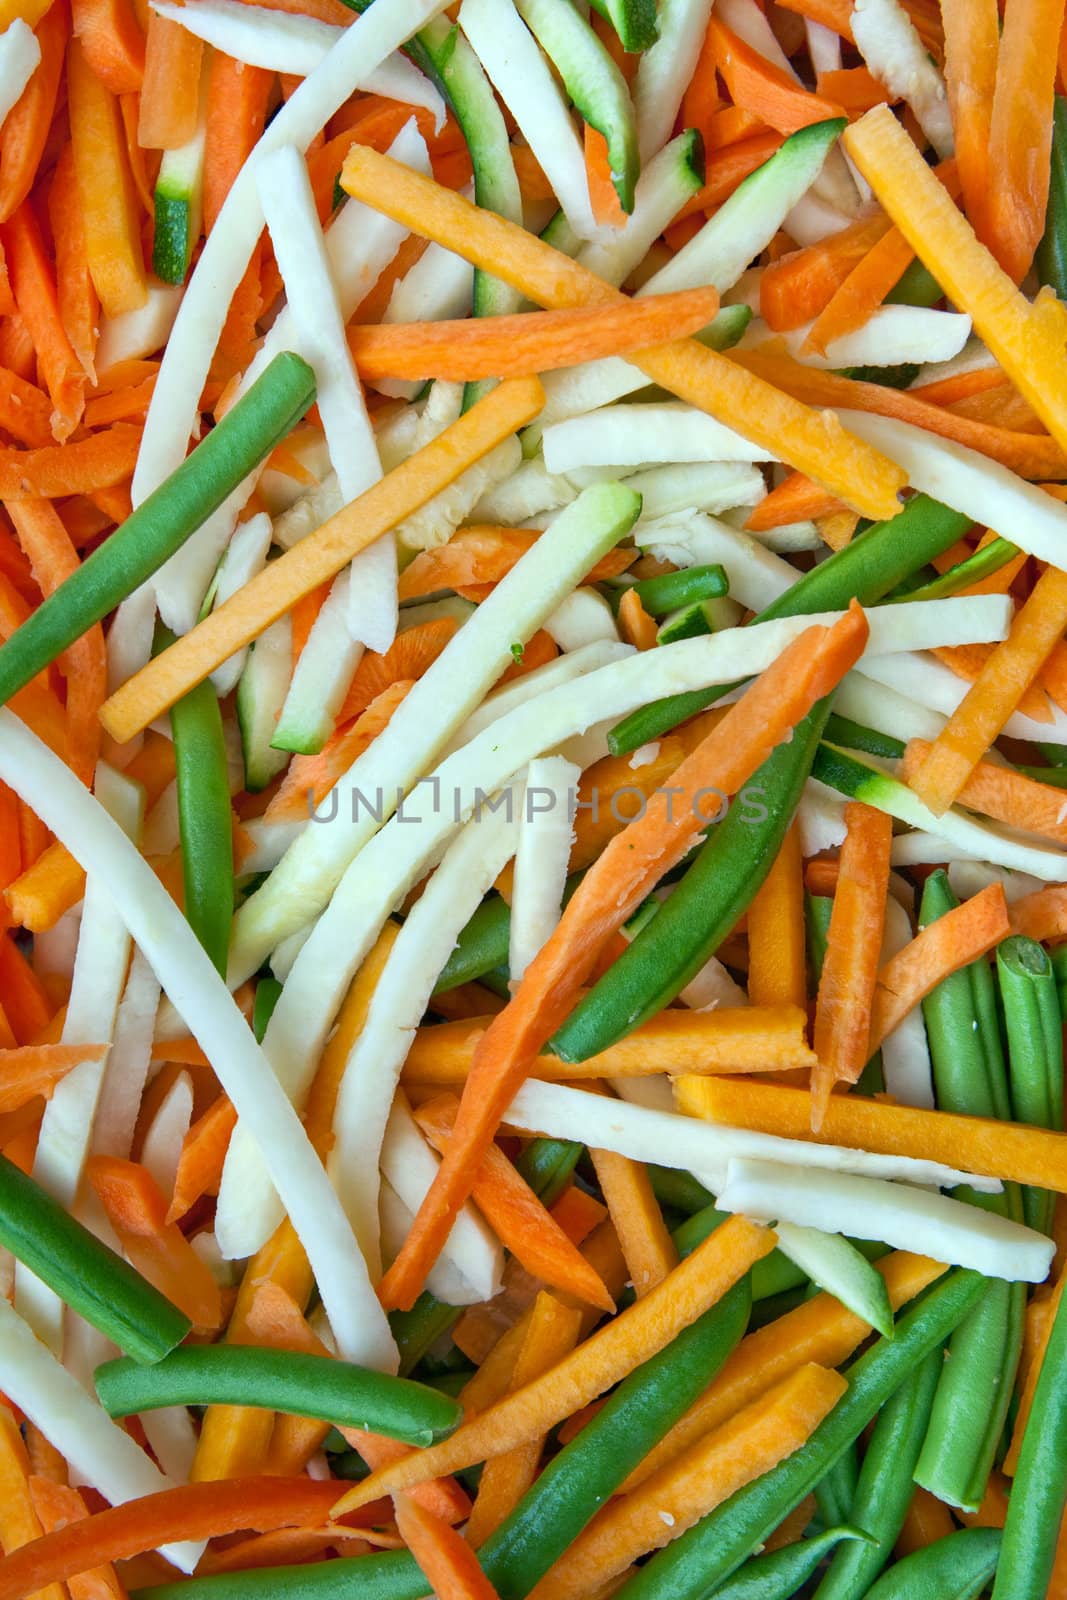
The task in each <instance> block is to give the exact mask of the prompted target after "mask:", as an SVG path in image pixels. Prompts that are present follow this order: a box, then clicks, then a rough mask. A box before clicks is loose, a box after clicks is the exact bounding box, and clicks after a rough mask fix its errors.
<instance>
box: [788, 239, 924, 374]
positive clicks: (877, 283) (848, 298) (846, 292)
mask: <svg viewBox="0 0 1067 1600" xmlns="http://www.w3.org/2000/svg"><path fill="white" fill-rule="evenodd" d="M914 259H915V256H914V253H913V251H912V248H911V246H910V245H909V244H908V242H907V240H906V239H905V238H904V236H903V234H901V233H899V232H898V231H897V229H896V228H890V230H889V232H888V233H884V234H883V235H882V237H881V238H880V239H879V240H878V242H877V243H876V244H874V245H872V247H871V249H870V250H868V252H867V254H866V255H865V256H864V258H863V260H862V261H860V262H858V263H857V264H856V266H854V267H853V269H852V271H851V272H850V273H849V275H848V277H847V278H846V279H845V281H844V283H842V284H841V285H840V286H839V288H837V289H836V290H835V291H834V294H833V296H832V298H831V299H830V300H828V301H827V303H826V305H825V306H824V307H823V309H822V311H820V313H819V315H818V317H817V318H816V319H815V322H814V325H813V326H812V329H811V332H810V333H809V334H808V337H807V339H806V340H805V345H804V348H805V349H806V350H815V351H817V352H818V353H819V354H820V355H825V353H826V347H827V345H829V344H830V343H831V342H832V341H833V340H834V339H841V338H844V336H845V334H847V333H852V332H854V331H855V329H857V328H862V327H863V325H864V323H865V322H867V321H868V320H869V319H870V317H871V316H873V314H874V312H875V311H877V310H878V307H879V306H880V305H881V304H882V302H883V300H884V299H885V297H886V295H887V294H889V292H890V291H891V290H892V289H893V288H894V287H895V286H896V284H897V283H898V282H899V281H900V279H901V277H902V276H903V274H904V272H905V271H906V270H907V268H908V267H909V266H910V265H911V263H912V261H914Z"/></svg>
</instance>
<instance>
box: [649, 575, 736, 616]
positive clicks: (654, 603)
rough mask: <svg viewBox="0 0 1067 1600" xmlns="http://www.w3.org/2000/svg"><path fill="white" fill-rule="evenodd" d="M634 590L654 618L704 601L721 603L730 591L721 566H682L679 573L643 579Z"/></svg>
mask: <svg viewBox="0 0 1067 1600" xmlns="http://www.w3.org/2000/svg"><path fill="white" fill-rule="evenodd" d="M633 588H634V593H635V594H636V596H637V598H638V599H639V600H640V602H641V604H642V605H643V606H644V608H645V610H646V611H647V612H648V614H649V616H652V617H666V616H669V615H670V613H671V612H672V611H677V610H679V609H680V608H681V607H682V606H691V605H697V604H699V602H700V601H701V600H718V599H720V598H721V597H722V596H723V595H724V594H729V592H730V585H729V583H728V581H727V577H726V570H725V568H724V567H721V566H719V565H717V564H716V565H714V566H706V567H682V568H680V569H679V571H677V572H664V573H662V574H661V575H660V576H659V577H658V578H642V579H641V580H640V581H639V582H638V583H635V584H634V586H633Z"/></svg>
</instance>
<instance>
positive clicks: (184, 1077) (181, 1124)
mask: <svg viewBox="0 0 1067 1600" xmlns="http://www.w3.org/2000/svg"><path fill="white" fill-rule="evenodd" d="M192 1119H193V1080H192V1078H190V1076H189V1074H188V1073H187V1072H179V1073H178V1076H177V1077H176V1078H175V1080H174V1082H173V1083H172V1084H171V1086H170V1088H169V1089H168V1090H167V1092H166V1094H165V1095H164V1096H163V1099H162V1100H161V1101H160V1102H159V1106H158V1107H157V1109H156V1114H155V1116H154V1117H153V1118H152V1121H151V1122H150V1123H149V1125H148V1128H147V1129H146V1131H145V1136H144V1142H143V1144H142V1146H141V1162H142V1164H143V1165H144V1166H145V1167H147V1169H148V1171H149V1172H150V1173H151V1175H152V1177H153V1178H154V1179H155V1180H156V1182H157V1183H158V1184H159V1187H160V1189H161V1190H162V1191H163V1193H164V1194H165V1195H166V1196H167V1197H168V1199H169V1197H170V1196H171V1195H172V1194H173V1193H174V1179H175V1177H176V1176H177V1173H178V1160H179V1158H180V1156H181V1153H182V1141H183V1140H184V1138H185V1135H186V1134H187V1133H188V1132H189V1124H190V1123H191V1122H192Z"/></svg>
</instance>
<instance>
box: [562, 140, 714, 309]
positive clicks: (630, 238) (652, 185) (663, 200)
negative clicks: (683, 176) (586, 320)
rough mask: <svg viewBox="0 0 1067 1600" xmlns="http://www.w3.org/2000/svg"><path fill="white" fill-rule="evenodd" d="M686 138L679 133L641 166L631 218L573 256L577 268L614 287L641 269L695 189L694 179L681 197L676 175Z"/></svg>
mask: <svg viewBox="0 0 1067 1600" xmlns="http://www.w3.org/2000/svg"><path fill="white" fill-rule="evenodd" d="M689 138H690V135H689V134H688V133H680V134H679V135H678V137H677V139H672V140H671V142H670V143H669V144H665V145H664V147H663V149H662V150H660V151H658V152H657V153H656V155H654V156H653V157H652V159H651V160H650V161H646V162H645V163H644V165H643V166H642V168H641V175H640V177H639V178H638V180H637V183H636V185H635V186H634V208H633V210H632V211H631V213H630V215H629V216H628V217H627V218H626V221H625V222H624V223H623V224H622V227H621V228H615V229H611V230H610V233H611V237H610V238H601V239H596V240H591V241H590V242H589V243H588V244H585V245H583V246H582V248H581V249H580V250H579V252H578V254H577V256H576V257H575V259H576V261H577V262H578V264H579V265H580V266H583V267H586V268H588V270H589V271H590V272H595V273H596V275H597V277H598V278H603V279H604V281H605V283H613V284H614V285H615V287H616V288H619V287H620V286H621V285H622V284H623V283H625V282H626V279H627V278H628V277H629V276H630V274H631V272H633V270H634V268H635V267H637V266H640V264H641V262H642V261H643V260H644V259H645V257H646V256H647V254H648V252H649V250H650V249H651V247H652V245H653V244H654V243H655V241H656V240H657V239H658V238H659V236H660V234H661V233H662V232H663V230H664V228H667V227H669V226H670V224H671V223H672V222H673V221H674V219H675V217H676V216H677V215H678V212H679V211H680V210H681V208H682V205H683V203H684V198H687V197H688V194H692V193H693V192H695V190H696V187H697V185H696V181H695V179H694V180H693V181H692V182H691V183H690V184H688V185H687V194H685V196H684V197H683V193H682V191H681V190H680V186H679V182H678V178H677V176H676V173H677V168H678V167H679V165H680V161H681V149H682V147H683V146H684V145H685V144H686V143H688V140H689ZM672 180H673V181H672Z"/></svg>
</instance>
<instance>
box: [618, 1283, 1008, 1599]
mask: <svg viewBox="0 0 1067 1600" xmlns="http://www.w3.org/2000/svg"><path fill="white" fill-rule="evenodd" d="M984 1282H985V1280H984V1279H983V1278H981V1277H980V1276H979V1275H978V1274H977V1273H975V1272H969V1271H965V1270H959V1269H957V1270H953V1271H952V1272H949V1273H948V1274H946V1276H945V1277H944V1278H942V1279H941V1280H940V1282H939V1283H937V1284H935V1285H934V1287H933V1288H932V1289H931V1290H930V1292H929V1293H928V1294H926V1295H924V1296H923V1298H922V1299H921V1300H920V1301H919V1302H917V1303H916V1304H915V1305H913V1306H912V1307H911V1308H910V1309H909V1310H908V1311H906V1312H905V1313H904V1314H903V1315H902V1316H900V1317H899V1318H898V1319H897V1324H896V1332H895V1337H894V1338H893V1339H892V1340H890V1339H885V1338H882V1339H879V1340H878V1341H877V1342H876V1343H875V1344H874V1345H872V1346H871V1348H870V1350H868V1351H867V1353H866V1354H865V1355H863V1356H861V1357H860V1359H859V1360H858V1361H856V1362H855V1363H854V1364H853V1365H852V1366H851V1367H850V1368H849V1371H848V1390H847V1392H846V1393H845V1394H844V1395H842V1397H841V1399H840V1400H839V1401H838V1402H837V1405H836V1406H834V1408H833V1410H832V1411H831V1412H830V1414H829V1416H827V1417H826V1418H825V1419H824V1420H823V1421H822V1422H821V1423H820V1424H819V1426H818V1427H817V1428H816V1430H815V1432H814V1433H813V1434H812V1436H811V1438H810V1439H809V1440H808V1441H807V1443H806V1444H805V1446H804V1448H803V1449H802V1450H797V1451H795V1452H794V1453H793V1455H791V1456H789V1457H787V1458H786V1460H785V1461H782V1462H780V1463H779V1465H778V1466H777V1467H774V1468H773V1469H772V1470H771V1471H770V1472H767V1473H764V1475H763V1476H762V1477H761V1478H757V1479H756V1480H755V1481H754V1482H753V1483H750V1484H747V1485H746V1486H745V1488H743V1489H739V1490H738V1491H737V1493H736V1494H734V1495H731V1497H730V1499H729V1500H727V1501H725V1502H724V1503H723V1505H721V1506H719V1507H717V1508H716V1510H714V1511H712V1512H711V1513H710V1514H709V1515H708V1516H706V1517H704V1518H702V1520H701V1521H700V1522H698V1523H696V1524H695V1526H694V1527H692V1528H690V1529H689V1530H688V1531H687V1532H686V1533H683V1534H682V1536H681V1538H679V1539H676V1540H675V1541H674V1543H673V1544H669V1545H667V1546H666V1548H665V1549H663V1550H661V1551H659V1553H658V1554H657V1555H655V1556H653V1557H652V1559H651V1561H649V1562H648V1563H647V1564H646V1565H645V1566H643V1567H641V1568H640V1570H639V1571H638V1572H636V1573H635V1574H634V1576H633V1577H632V1578H630V1579H629V1580H628V1581H627V1582H626V1583H625V1584H624V1585H623V1586H622V1588H621V1589H620V1590H619V1591H618V1594H619V1596H620V1597H621V1600H704V1597H705V1596H706V1595H711V1594H714V1592H715V1589H716V1586H717V1585H718V1584H720V1583H723V1582H725V1580H726V1579H727V1578H728V1577H730V1575H731V1574H732V1573H733V1572H735V1571H736V1570H737V1568H738V1567H739V1566H740V1565H741V1563H742V1562H743V1561H745V1560H746V1559H747V1558H748V1557H749V1556H750V1555H751V1554H752V1552H753V1551H754V1550H755V1549H756V1548H757V1546H759V1545H760V1544H762V1543H763V1542H764V1541H765V1540H766V1539H767V1537H768V1536H769V1535H770V1534H771V1533H772V1532H773V1531H774V1529H775V1528H776V1527H777V1526H778V1524H779V1523H780V1522H781V1520H782V1518H783V1517H786V1516H788V1515H789V1513H790V1511H792V1510H793V1508H794V1507H795V1506H797V1505H799V1504H800V1502H801V1500H803V1498H804V1496H805V1495H806V1494H810V1493H811V1492H812V1490H813V1489H814V1488H815V1485H816V1484H817V1483H818V1482H819V1481H820V1479H822V1478H824V1477H825V1476H826V1473H827V1472H828V1470H829V1468H830V1467H831V1465H832V1464H833V1462H835V1461H836V1460H837V1458H838V1456H840V1455H841V1454H842V1452H843V1451H845V1450H846V1449H847V1448H848V1446H849V1445H850V1444H851V1443H852V1442H853V1440H854V1439H857V1438H858V1437H859V1435H860V1434H861V1433H862V1432H863V1429H864V1428H865V1427H866V1426H867V1424H868V1423H869V1422H871V1421H872V1420H873V1419H874V1417H875V1416H876V1415H877V1413H878V1411H879V1410H880V1409H881V1407H882V1406H883V1405H884V1404H885V1402H886V1401H887V1400H888V1399H889V1397H890V1395H892V1394H895V1392H896V1391H897V1389H899V1388H900V1385H901V1384H902V1383H904V1382H906V1381H907V1379H908V1378H909V1377H910V1376H911V1374H912V1373H913V1372H914V1370H915V1367H916V1366H917V1365H918V1364H919V1362H921V1361H923V1360H925V1358H926V1357H927V1356H928V1355H929V1354H930V1352H931V1350H935V1349H937V1348H938V1346H939V1345H941V1344H942V1343H943V1342H944V1340H945V1339H946V1338H947V1336H948V1335H949V1333H951V1331H952V1329H953V1328H954V1327H955V1326H956V1325H957V1324H958V1323H959V1322H960V1321H961V1320H962V1318H963V1317H964V1316H966V1314H967V1312H968V1311H969V1309H970V1308H971V1306H972V1305H973V1304H974V1303H975V1301H976V1299H977V1297H978V1295H979V1294H980V1293H981V1289H982V1285H983V1283H984Z"/></svg>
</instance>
